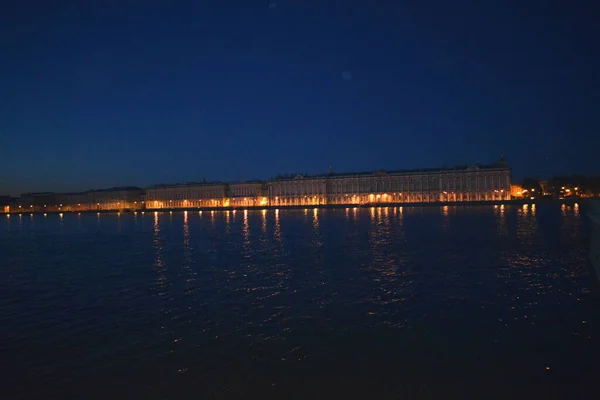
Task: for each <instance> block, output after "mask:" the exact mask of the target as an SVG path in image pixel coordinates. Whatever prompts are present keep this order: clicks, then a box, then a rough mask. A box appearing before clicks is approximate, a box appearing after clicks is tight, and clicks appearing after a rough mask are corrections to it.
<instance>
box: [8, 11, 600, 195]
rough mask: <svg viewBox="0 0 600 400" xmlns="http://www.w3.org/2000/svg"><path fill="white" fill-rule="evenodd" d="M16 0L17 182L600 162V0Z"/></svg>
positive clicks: (13, 98) (12, 92) (585, 169)
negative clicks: (504, 162)
mask: <svg viewBox="0 0 600 400" xmlns="http://www.w3.org/2000/svg"><path fill="white" fill-rule="evenodd" d="M10 3H11V4H7V5H5V4H3V11H2V13H1V15H0V43H1V44H2V49H3V61H2V63H0V88H1V91H2V94H3V96H2V98H1V100H0V101H1V103H0V133H1V135H0V136H1V138H2V142H1V143H0V171H2V172H1V174H0V194H4V193H10V194H13V195H17V194H19V193H21V192H27V191H44V190H51V191H77V190H85V189H92V188H103V187H113V186H123V185H135V186H141V187H144V186H149V185H152V184H157V183H169V182H186V181H198V180H201V179H203V178H206V179H209V180H222V181H228V180H240V179H248V180H249V179H253V178H260V179H268V178H269V177H272V176H274V175H276V174H279V173H292V172H307V173H324V172H327V170H328V168H329V167H330V166H331V167H332V168H333V170H334V171H344V172H345V171H362V170H376V169H408V168H428V167H441V166H444V165H446V166H451V165H457V164H470V163H479V162H481V163H489V162H493V161H495V160H496V159H498V158H499V157H500V155H501V154H503V155H504V156H505V158H506V159H507V161H508V162H509V164H510V166H511V167H512V168H513V176H514V178H515V179H517V180H518V179H521V178H522V177H524V176H551V175H570V174H572V173H584V174H597V173H600V163H598V161H597V160H598V156H597V144H598V142H599V140H598V139H597V137H598V136H600V134H599V131H600V129H599V128H600V117H599V116H598V113H597V107H598V104H599V100H600V99H599V93H600V80H599V79H598V78H597V71H598V70H600V56H599V55H598V52H597V49H596V43H595V41H596V40H597V38H598V37H600V27H599V26H598V24H597V21H598V20H599V17H600V12H598V6H597V5H594V4H593V3H592V2H588V4H584V3H583V2H572V3H569V2H562V1H561V2H559V1H550V2H548V1H533V0H532V1H528V2H518V1H504V2H470V1H455V2H447V1H442V0H438V1H428V2H427V1H426V2H422V1H414V2H411V1H409V2H393V1H377V2H366V1H354V0H340V1H316V0H314V1H292V0H287V1H284V0H281V1H254V0H237V1H234V0H231V1H206V2H197V1H175V2H162V1H161V2H158V1H148V2H123V1H102V2H100V1H90V2H87V1H86V2H81V1H65V2H53V3H52V4H49V2H45V1H41V0H39V1H28V2H22V1H10ZM374 3H376V4H374ZM394 3H403V4H394ZM491 3H494V4H491Z"/></svg>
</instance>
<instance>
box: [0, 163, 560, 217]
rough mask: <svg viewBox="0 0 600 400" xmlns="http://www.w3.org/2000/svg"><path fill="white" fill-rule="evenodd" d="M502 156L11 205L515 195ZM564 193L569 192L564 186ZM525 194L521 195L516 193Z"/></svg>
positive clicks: (70, 207) (112, 206) (154, 205)
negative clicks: (492, 160)
mask: <svg viewBox="0 0 600 400" xmlns="http://www.w3.org/2000/svg"><path fill="white" fill-rule="evenodd" d="M510 175H511V170H510V168H509V167H508V165H507V164H506V162H505V161H504V160H500V161H499V162H497V163H495V164H493V165H471V166H463V167H454V168H430V169H420V170H403V171H400V170H396V171H374V172H360V173H333V172H332V171H331V170H330V171H329V173H328V174H323V175H287V176H279V177H277V178H275V179H273V180H271V181H268V182H261V181H248V182H229V183H223V182H206V181H205V182H200V183H186V184H174V185H156V186H153V187H150V188H147V189H146V190H143V189H140V188H135V187H124V188H112V189H104V190H90V191H86V192H78V193H28V194H23V195H22V196H21V198H19V199H18V201H17V203H16V205H10V207H8V208H7V205H5V206H4V212H5V213H8V212H9V211H10V210H11V209H12V208H13V207H16V208H18V209H19V210H22V211H24V212H29V211H30V212H46V211H58V212H63V211H65V212H69V211H77V212H79V211H101V210H139V209H145V208H147V209H156V210H158V209H177V208H225V207H227V208H230V207H231V208H246V207H264V206H275V207H285V206H292V207H293V206H311V205H315V206H316V205H345V204H347V205H359V204H376V203H379V204H392V203H430V202H472V201H500V200H510V199H511V197H513V196H516V197H522V196H523V195H525V192H526V190H525V189H522V188H519V187H517V186H514V185H513V186H511V184H510V178H511V176H510ZM564 190H566V189H564ZM519 192H521V194H519Z"/></svg>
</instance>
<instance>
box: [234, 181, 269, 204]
mask: <svg viewBox="0 0 600 400" xmlns="http://www.w3.org/2000/svg"><path fill="white" fill-rule="evenodd" d="M225 194H226V196H227V198H228V200H229V205H230V206H231V207H258V206H267V205H268V204H269V199H268V191H267V187H266V184H265V183H264V182H233V183H228V184H226V187H225Z"/></svg>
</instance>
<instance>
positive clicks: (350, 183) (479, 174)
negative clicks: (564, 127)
mask: <svg viewBox="0 0 600 400" xmlns="http://www.w3.org/2000/svg"><path fill="white" fill-rule="evenodd" d="M510 175H511V171H510V168H509V167H508V166H507V165H506V163H505V162H503V161H500V162H498V163H496V164H494V165H489V166H480V165H472V166H468V167H459V168H445V169H427V170H410V171H375V172H364V173H354V174H334V173H329V174H327V175H318V176H308V175H296V176H286V177H280V178H277V179H275V180H273V181H271V182H269V183H268V192H269V199H270V204H271V205H273V206H303V205H321V204H348V205H351V204H355V205H360V204H376V203H429V202H469V201H498V200H510V198H511V185H510V179H511V177H510Z"/></svg>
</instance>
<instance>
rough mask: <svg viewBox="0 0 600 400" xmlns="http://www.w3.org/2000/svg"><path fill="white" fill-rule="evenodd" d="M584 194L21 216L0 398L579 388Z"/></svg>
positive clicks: (492, 394)
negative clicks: (463, 202) (519, 202)
mask: <svg viewBox="0 0 600 400" xmlns="http://www.w3.org/2000/svg"><path fill="white" fill-rule="evenodd" d="M588 240H589V226H588V225H587V222H586V220H585V218H584V216H583V215H581V214H580V210H579V207H577V206H564V205H562V206H561V204H545V205H538V206H535V205H525V206H476V207H475V206H474V207H382V208H361V209H353V208H349V209H338V210H314V209H307V210H279V211H275V210H268V211H266V210H265V211H247V212H244V211H242V210H238V211H237V212H235V213H234V212H207V211H204V212H202V213H200V212H197V211H195V212H192V211H189V212H186V213H183V212H173V213H169V212H164V213H155V212H145V213H143V214H142V213H137V214H133V213H123V214H117V213H114V214H100V215H97V214H81V215H77V214H65V215H63V216H60V215H57V214H52V215H47V216H44V215H41V214H36V215H33V216H31V215H29V214H23V215H21V216H19V215H18V214H13V215H11V216H10V217H6V216H2V218H1V219H0V307H1V312H0V335H1V338H2V340H0V358H1V359H2V360H3V361H2V364H3V370H4V372H3V374H2V378H1V382H2V385H1V387H0V388H2V389H1V390H2V393H1V394H0V397H1V398H9V399H12V398H107V397H110V396H112V397H116V398H125V397H128V398H173V399H175V398H203V399H204V398H251V397H252V398H271V397H275V396H277V397H287V398H332V396H333V397H335V398H337V397H340V398H341V397H342V396H345V397H363V398H365V397H373V398H375V397H376V398H409V399H413V398H416V399H421V398H423V399H429V398H445V399H448V398H457V399H459V398H462V399H464V398H509V397H510V398H545V399H547V398H570V399H573V398H583V397H584V393H586V392H587V393H588V398H589V394H593V393H594V392H593V389H594V384H595V380H596V379H597V376H598V372H600V367H599V366H600V288H599V284H598V282H597V281H596V278H595V276H594V275H593V273H592V271H591V268H590V266H589V263H588V260H587V246H588Z"/></svg>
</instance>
